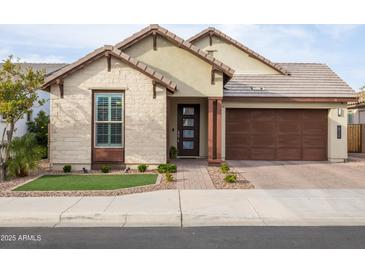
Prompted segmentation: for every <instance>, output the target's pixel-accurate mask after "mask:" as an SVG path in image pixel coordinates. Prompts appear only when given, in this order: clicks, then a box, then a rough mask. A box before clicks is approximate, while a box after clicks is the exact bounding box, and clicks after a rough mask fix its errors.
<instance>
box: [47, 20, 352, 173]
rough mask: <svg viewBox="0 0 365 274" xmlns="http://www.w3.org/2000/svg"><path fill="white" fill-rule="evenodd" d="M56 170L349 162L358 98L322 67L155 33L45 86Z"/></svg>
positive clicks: (100, 52)
mask: <svg viewBox="0 0 365 274" xmlns="http://www.w3.org/2000/svg"><path fill="white" fill-rule="evenodd" d="M43 88H44V89H46V90H48V91H49V92H50V94H51V115H50V116H51V124H50V127H51V128H50V163H51V165H52V167H53V168H54V169H59V168H62V166H63V165H65V164H72V165H73V167H74V168H75V169H81V168H82V167H87V168H88V167H89V168H90V167H91V168H99V167H100V165H102V164H105V163H108V164H111V165H114V166H116V167H118V166H123V165H127V166H135V165H137V164H141V163H146V164H148V165H150V166H154V165H157V164H160V163H165V162H166V161H168V160H169V149H170V148H171V147H176V148H177V150H178V157H180V158H184V157H185V158H192V157H193V158H196V157H199V158H207V160H208V163H209V164H218V163H220V162H221V161H223V160H246V159H248V160H329V161H344V159H346V158H347V136H346V134H347V133H346V127H347V109H346V108H347V103H348V102H349V101H351V100H354V97H355V96H354V92H353V90H352V89H351V88H350V87H349V86H348V85H347V84H346V83H345V82H344V81H343V80H341V79H340V78H339V77H338V76H337V75H336V74H335V73H334V72H333V71H332V70H331V69H330V68H329V67H328V66H326V65H324V64H313V63H308V64H303V63H274V62H272V61H270V60H268V59H267V58H265V57H263V56H261V55H259V54H258V53H256V52H254V51H253V50H251V49H249V48H247V47H246V46H244V45H243V44H241V43H240V42H238V41H236V40H234V39H232V38H231V37H228V36H227V35H225V34H224V33H222V32H220V31H218V30H216V29H214V28H208V29H206V30H204V31H202V32H201V33H199V34H197V35H196V36H194V37H192V38H190V39H189V40H187V41H184V40H183V39H181V38H180V37H178V36H177V35H175V34H174V33H171V32H170V31H168V30H167V29H165V28H163V27H161V26H159V25H150V26H148V27H146V28H144V29H142V30H141V31H139V32H137V33H135V34H134V35H132V36H131V37H129V38H127V39H125V40H123V41H121V42H120V43H118V44H116V45H114V46H104V47H101V48H99V49H96V50H95V51H93V52H91V53H90V54H88V55H86V56H85V57H83V58H81V59H80V60H78V61H76V62H74V63H72V64H70V65H68V66H66V67H64V68H62V69H60V70H58V71H56V72H55V73H53V74H51V75H50V76H48V77H47V78H46V81H45V83H44V86H43Z"/></svg>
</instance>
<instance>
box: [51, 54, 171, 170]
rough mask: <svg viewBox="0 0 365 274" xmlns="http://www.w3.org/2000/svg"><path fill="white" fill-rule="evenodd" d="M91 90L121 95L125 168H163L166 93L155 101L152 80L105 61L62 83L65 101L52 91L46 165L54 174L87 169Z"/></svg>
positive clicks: (160, 92) (54, 88) (160, 93)
mask: <svg viewBox="0 0 365 274" xmlns="http://www.w3.org/2000/svg"><path fill="white" fill-rule="evenodd" d="M92 89H104V90H125V104H124V107H125V120H124V122H125V131H124V134H125V136H124V142H125V162H126V163H127V164H128V163H162V162H166V90H165V88H162V87H159V88H158V89H157V96H156V99H153V92H152V80H151V78H149V77H147V76H146V75H144V74H142V73H140V72H138V71H136V70H134V69H132V68H131V67H129V66H128V65H126V64H125V63H123V62H121V61H119V60H118V59H115V58H112V69H111V72H108V71H107V64H106V60H105V58H101V59H99V60H96V61H94V62H93V63H91V64H89V65H88V66H86V67H85V68H83V69H81V70H79V71H77V72H75V73H73V74H71V75H70V76H68V77H67V78H66V79H65V80H64V98H60V96H59V89H58V87H57V86H52V87H51V127H50V161H51V164H52V165H53V167H54V168H60V167H62V166H63V165H64V164H67V163H69V164H73V166H74V167H75V169H79V168H82V167H87V168H90V163H91V138H92V136H91V126H92V125H91V115H92V113H91V112H92V108H91V107H92V106H91V104H92V92H91V90H92Z"/></svg>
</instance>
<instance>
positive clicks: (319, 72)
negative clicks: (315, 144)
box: [224, 63, 355, 98]
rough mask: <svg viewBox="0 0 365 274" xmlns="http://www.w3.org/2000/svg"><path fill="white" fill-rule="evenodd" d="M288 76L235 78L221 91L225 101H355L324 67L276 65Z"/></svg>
mask: <svg viewBox="0 0 365 274" xmlns="http://www.w3.org/2000/svg"><path fill="white" fill-rule="evenodd" d="M279 65H280V66H282V67H283V68H285V69H287V70H289V71H290V72H291V75H272V74H261V75H258V74H236V75H234V76H233V77H232V79H230V80H229V81H228V82H227V84H226V85H225V87H224V96H225V97H232V98H234V97H324V98H330V97H332V98H337V97H339V98H355V93H354V91H353V90H352V88H350V87H349V86H348V85H347V84H346V83H345V82H344V81H343V80H342V79H341V78H340V77H339V76H337V75H336V73H334V72H333V71H332V70H331V69H330V68H329V67H328V66H327V65H325V64H314V63H279Z"/></svg>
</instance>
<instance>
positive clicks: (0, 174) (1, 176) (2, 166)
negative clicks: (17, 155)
mask: <svg viewBox="0 0 365 274" xmlns="http://www.w3.org/2000/svg"><path fill="white" fill-rule="evenodd" d="M14 127H15V123H10V129H9V131H7V132H6V133H7V134H6V137H7V140H6V143H4V141H3V142H2V146H3V147H2V148H1V149H0V153H3V154H4V155H1V157H0V159H1V160H0V182H3V181H5V178H6V175H7V174H6V173H7V161H8V160H9V157H10V144H11V141H12V139H13V135H14ZM0 145H1V144H0ZM4 148H5V150H4Z"/></svg>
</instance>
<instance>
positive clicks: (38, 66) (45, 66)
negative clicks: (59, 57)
mask: <svg viewBox="0 0 365 274" xmlns="http://www.w3.org/2000/svg"><path fill="white" fill-rule="evenodd" d="M1 65H2V63H0V66H1ZM20 65H21V66H22V67H31V68H32V69H33V70H43V71H45V73H46V75H47V74H50V73H52V72H55V71H57V70H59V69H61V68H63V67H64V66H67V64H65V63H25V62H24V63H20Z"/></svg>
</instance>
